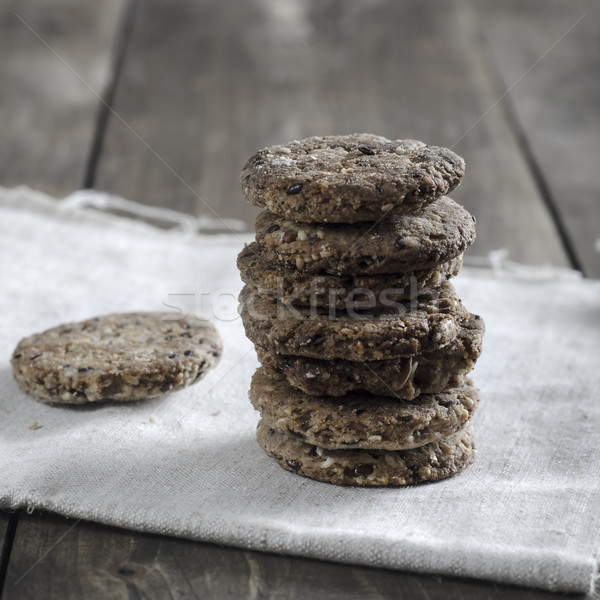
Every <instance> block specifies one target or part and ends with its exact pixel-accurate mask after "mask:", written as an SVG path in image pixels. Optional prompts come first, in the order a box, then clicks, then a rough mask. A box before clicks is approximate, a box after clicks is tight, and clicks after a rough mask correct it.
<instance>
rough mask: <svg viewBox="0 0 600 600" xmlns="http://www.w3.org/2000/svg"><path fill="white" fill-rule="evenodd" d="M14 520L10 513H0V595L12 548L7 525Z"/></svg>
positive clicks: (3, 511)
mask: <svg viewBox="0 0 600 600" xmlns="http://www.w3.org/2000/svg"><path fill="white" fill-rule="evenodd" d="M14 518H15V517H14V515H13V514H12V513H9V512H7V511H5V510H2V511H0V595H2V588H3V585H4V579H5V576H6V570H7V568H8V561H9V557H10V550H11V547H12V536H11V535H10V533H9V529H10V527H9V524H10V522H11V519H14Z"/></svg>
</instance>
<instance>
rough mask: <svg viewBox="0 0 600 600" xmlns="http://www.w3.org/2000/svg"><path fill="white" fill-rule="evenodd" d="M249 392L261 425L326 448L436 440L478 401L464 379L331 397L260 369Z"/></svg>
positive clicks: (458, 424) (457, 425)
mask: <svg viewBox="0 0 600 600" xmlns="http://www.w3.org/2000/svg"><path fill="white" fill-rule="evenodd" d="M249 396H250V401H251V402H252V405H253V406H254V408H255V409H256V410H258V411H259V412H260V414H261V416H262V418H263V421H264V422H265V424H266V425H268V426H269V427H271V428H272V429H276V430H278V431H280V432H281V433H283V434H286V435H288V436H290V437H294V438H298V439H300V440H301V441H303V442H306V443H308V444H313V445H316V446H321V447H322V448H327V449H330V450H342V449H349V448H364V449H380V450H381V449H383V450H406V449H411V448H417V447H419V446H424V445H425V444H430V443H432V442H437V441H440V440H441V439H443V438H446V437H448V436H449V435H452V434H454V433H456V432H457V431H458V430H459V429H461V428H462V427H463V426H464V425H465V423H466V422H467V420H468V419H469V418H470V417H471V415H472V414H473V412H474V411H475V409H476V408H477V405H478V403H479V391H478V390H477V388H475V387H474V386H473V385H472V383H471V382H470V381H469V382H467V383H466V384H465V385H463V386H462V387H460V388H454V389H450V390H447V391H446V392H442V393H439V394H422V395H421V396H419V397H418V398H417V399H416V400H413V401H412V402H406V401H404V400H397V399H396V398H390V397H389V396H374V395H371V394H365V393H362V394H360V393H359V394H349V395H346V396H344V397H342V398H332V397H331V396H309V395H307V394H305V393H304V392H301V391H299V390H296V389H294V388H292V387H291V386H290V385H289V384H288V383H287V382H286V381H281V380H279V381H275V380H271V379H269V378H268V377H267V376H266V375H265V373H264V371H263V370H262V369H258V370H257V371H256V373H255V374H254V377H253V378H252V384H251V386H250V394H249Z"/></svg>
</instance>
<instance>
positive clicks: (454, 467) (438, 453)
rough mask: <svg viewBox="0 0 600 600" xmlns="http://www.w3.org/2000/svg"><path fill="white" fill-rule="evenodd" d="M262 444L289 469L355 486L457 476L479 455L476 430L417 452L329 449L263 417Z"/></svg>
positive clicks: (468, 427) (468, 428)
mask: <svg viewBox="0 0 600 600" xmlns="http://www.w3.org/2000/svg"><path fill="white" fill-rule="evenodd" d="M256 438H257V440H258V443H259V444H260V446H261V447H262V448H263V450H264V451H265V452H266V454H268V455H269V456H270V457H272V458H274V459H275V460H276V461H277V462H278V463H279V464H280V465H281V466H282V467H283V468H284V469H286V470H288V471H291V472H292V473H298V474H299V475H304V476H305V477H310V478H312V479H317V480H319V481H325V482H328V483H335V484H341V485H355V486H401V485H411V484H415V483H421V482H425V481H438V480H440V479H445V478H446V477H450V476H452V475H456V474H457V473H459V472H460V471H462V470H463V469H464V468H465V467H467V466H468V465H470V464H471V463H472V462H473V460H474V459H475V442H474V439H473V429H472V425H471V422H470V421H469V422H468V423H467V424H466V425H465V427H464V428H463V429H461V430H460V431H458V432H457V433H455V434H454V435H451V436H450V437H447V438H445V439H443V440H440V441H439V442H434V443H432V444H427V445H426V446H420V447H419V448H415V449H413V450H325V449H324V448H321V447H320V446H314V445H312V444H306V443H305V442H302V441H300V440H298V439H295V438H291V437H288V436H286V435H284V434H282V433H280V432H279V431H277V430H276V429H273V428H272V427H269V426H268V425H267V424H266V423H265V422H264V421H263V420H261V421H260V422H259V424H258V429H257V433H256Z"/></svg>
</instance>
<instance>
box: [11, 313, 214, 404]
mask: <svg viewBox="0 0 600 600" xmlns="http://www.w3.org/2000/svg"><path fill="white" fill-rule="evenodd" d="M221 351H222V343H221V338H220V337H219V334H218V332H217V330H216V329H215V327H214V326H213V325H212V323H210V322H209V321H207V320H205V319H199V318H196V317H192V316H189V317H187V318H179V315H177V314H173V313H158V312H157V313H143V312H138V313H120V314H111V315H106V316H101V317H96V318H93V319H88V320H86V321H80V322H78V323H68V324H64V325H59V326H58V327H54V328H52V329H48V330H47V331H44V332H43V333H38V334H35V335H32V336H30V337H27V338H25V339H23V340H21V341H20V342H19V344H18V346H17V348H16V349H15V351H14V353H13V355H12V359H11V363H12V368H13V375H14V378H15V379H16V381H17V383H18V385H19V387H20V388H21V389H22V390H23V391H24V392H25V393H27V394H29V395H30V396H33V397H34V398H36V399H37V400H41V401H42V402H53V403H65V404H83V403H87V402H98V401H104V400H118V401H130V400H142V399H144V398H151V397H154V396H159V395H162V394H165V393H167V392H171V391H174V390H178V389H181V388H184V387H186V386H188V385H190V384H192V383H195V382H197V381H199V380H200V379H201V378H202V377H203V376H204V375H205V374H206V373H207V371H208V370H209V369H211V368H212V367H214V366H215V365H216V364H217V363H218V362H219V359H220V357H221Z"/></svg>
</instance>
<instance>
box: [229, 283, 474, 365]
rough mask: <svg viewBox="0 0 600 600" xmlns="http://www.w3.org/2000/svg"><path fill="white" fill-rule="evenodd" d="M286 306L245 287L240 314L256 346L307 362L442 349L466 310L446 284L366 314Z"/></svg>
mask: <svg viewBox="0 0 600 600" xmlns="http://www.w3.org/2000/svg"><path fill="white" fill-rule="evenodd" d="M332 313H333V311H332V310H331V307H330V308H329V310H326V309H318V308H316V307H310V308H304V307H290V306H285V305H283V304H280V303H277V302H276V301H275V300H273V299H271V298H268V297H265V296H263V295H261V294H260V293H259V292H257V291H256V289H255V288H252V287H250V286H248V285H246V286H245V287H244V288H243V289H242V292H241V293H240V314H241V317H242V322H243V324H244V328H245V330H246V336H247V337H248V338H249V339H250V341H251V342H252V343H254V344H255V345H256V346H260V347H261V348H262V349H264V350H270V351H272V352H277V353H279V354H291V355H293V356H307V357H309V358H319V359H327V360H329V359H332V358H340V359H344V360H358V361H366V360H382V359H391V358H397V357H400V356H415V355H417V354H423V353H424V352H431V351H434V350H438V349H440V348H443V347H444V346H446V345H447V344H449V343H450V342H451V341H452V340H453V339H454V338H455V337H456V334H457V332H458V329H459V327H460V325H459V324H460V321H462V319H463V318H465V317H466V314H467V313H466V311H465V308H464V306H463V305H462V303H461V301H460V299H459V297H458V296H457V295H456V291H455V290H454V288H453V287H452V285H451V284H450V283H448V282H445V283H443V284H442V285H441V286H440V287H439V288H437V289H434V290H428V291H427V293H425V294H422V295H420V296H418V297H417V298H415V299H412V300H404V301H401V302H396V303H394V305H393V306H390V307H388V308H374V309H372V310H371V311H368V312H361V313H358V312H355V311H353V313H352V314H351V313H350V312H345V311H338V313H339V314H332Z"/></svg>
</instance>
